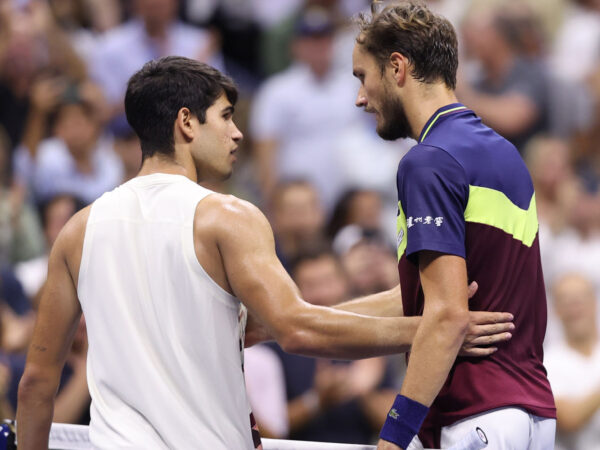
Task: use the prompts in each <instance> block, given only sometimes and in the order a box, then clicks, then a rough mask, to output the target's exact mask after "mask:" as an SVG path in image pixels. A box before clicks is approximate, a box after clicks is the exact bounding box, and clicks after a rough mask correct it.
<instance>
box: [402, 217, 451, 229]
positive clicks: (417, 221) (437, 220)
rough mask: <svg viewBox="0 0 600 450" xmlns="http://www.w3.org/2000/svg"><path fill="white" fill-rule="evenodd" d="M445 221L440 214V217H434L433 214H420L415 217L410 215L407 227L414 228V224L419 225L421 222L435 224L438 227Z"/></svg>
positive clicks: (422, 223)
mask: <svg viewBox="0 0 600 450" xmlns="http://www.w3.org/2000/svg"><path fill="white" fill-rule="evenodd" d="M443 223H444V217H442V216H438V217H435V218H434V217H432V216H425V217H423V216H419V217H413V216H410V217H409V218H408V219H406V227H407V228H412V227H413V226H415V225H417V224H421V225H431V224H433V225H435V226H436V227H441V226H442V224H443Z"/></svg>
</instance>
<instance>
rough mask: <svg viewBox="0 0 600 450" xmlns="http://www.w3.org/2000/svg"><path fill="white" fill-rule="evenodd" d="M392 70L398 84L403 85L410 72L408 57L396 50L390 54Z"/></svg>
mask: <svg viewBox="0 0 600 450" xmlns="http://www.w3.org/2000/svg"><path fill="white" fill-rule="evenodd" d="M389 62H390V66H389V67H390V70H391V74H392V77H393V78H394V81H395V82H396V84H397V85H398V86H403V85H404V83H405V81H406V76H407V73H408V58H407V57H406V56H404V55H403V54H401V53H398V52H394V53H392V54H391V55H390V61H389Z"/></svg>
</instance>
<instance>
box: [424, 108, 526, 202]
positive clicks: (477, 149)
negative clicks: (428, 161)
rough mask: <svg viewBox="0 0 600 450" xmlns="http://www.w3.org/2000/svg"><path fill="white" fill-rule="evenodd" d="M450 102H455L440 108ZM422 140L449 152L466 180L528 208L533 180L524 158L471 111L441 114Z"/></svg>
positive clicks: (426, 143) (425, 143) (442, 109)
mask: <svg viewBox="0 0 600 450" xmlns="http://www.w3.org/2000/svg"><path fill="white" fill-rule="evenodd" d="M452 106H453V107H456V106H457V105H456V104H453V105H448V106H447V107H444V108H441V109H440V110H439V111H444V110H446V109H448V108H450V107H452ZM437 114H438V113H435V114H434V117H435V116H436V115H437ZM421 144H424V145H428V146H431V147H438V148H439V149H443V150H444V151H446V152H448V154H449V155H450V156H451V157H452V158H454V159H455V160H456V162H458V164H460V165H461V166H462V167H463V169H464V172H465V173H466V176H467V183H468V184H471V185H473V186H481V187H487V188H490V189H495V190H497V191H500V192H503V193H504V194H505V195H506V196H507V197H508V198H509V199H510V201H511V202H513V203H514V204H515V205H517V206H518V207H519V208H521V209H528V208H529V202H530V201H531V196H532V195H533V183H532V181H531V177H530V176H529V171H528V170H527V167H526V166H525V163H524V161H523V158H521V155H520V154H519V152H518V151H517V149H516V148H515V146H514V145H512V144H511V143H510V142H508V141H507V140H506V139H504V138H503V137H502V136H500V135H499V134H498V133H496V132H495V131H494V130H492V129H491V128H488V127H486V126H485V125H484V124H483V123H482V122H481V119H480V118H479V117H477V116H476V115H475V113H474V112H473V111H471V110H468V109H467V110H462V111H456V112H451V113H448V114H446V115H442V116H440V117H439V118H438V120H436V121H435V123H434V124H433V126H432V127H431V129H430V130H429V132H428V133H427V136H425V139H424V140H423V141H422V142H421ZM506 174H511V176H510V177H507V176H506Z"/></svg>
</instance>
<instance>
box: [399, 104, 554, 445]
mask: <svg viewBox="0 0 600 450" xmlns="http://www.w3.org/2000/svg"><path fill="white" fill-rule="evenodd" d="M397 184H398V199H399V201H398V224H397V226H398V261H399V262H398V268H399V273H400V283H401V287H402V301H403V304H404V312H405V314H406V315H419V314H421V313H422V311H423V302H424V299H423V292H422V289H421V285H420V281H419V272H418V254H419V252H420V251H423V250H432V251H437V252H440V253H443V254H450V255H456V256H460V257H462V258H465V260H466V263H467V271H468V276H469V281H473V280H474V281H477V283H478V284H479V290H478V292H477V294H476V295H475V297H474V298H473V299H472V300H471V301H470V307H471V309H473V310H489V311H507V312H511V313H513V315H514V316H515V325H516V331H515V333H514V336H513V338H512V340H511V341H510V342H509V343H506V344H502V345H501V346H500V349H499V351H498V352H496V353H495V354H494V355H492V356H491V357H489V358H484V359H477V360H474V359H472V358H458V359H457V362H456V364H455V367H454V368H453V370H452V371H451V373H450V376H449V377H448V380H447V381H446V384H445V385H444V387H443V388H442V391H441V392H440V394H439V396H438V398H437V399H436V401H435V403H434V404H433V405H432V408H431V412H430V415H429V416H428V419H427V421H426V423H425V425H424V428H423V433H422V438H423V439H424V440H425V441H426V442H425V444H426V446H434V445H436V444H437V445H438V446H439V442H436V439H434V437H435V435H436V432H435V431H436V430H437V431H438V432H439V428H440V427H441V426H444V425H449V424H451V423H453V422H455V421H457V420H460V419H463V418H466V417H469V416H471V415H474V414H477V413H480V412H483V411H487V410H490V409H493V408H498V407H502V406H509V405H514V406H518V407H521V408H523V409H526V410H528V411H530V412H531V413H533V414H535V415H538V416H542V417H555V408H554V401H553V397H552V392H551V390H550V385H549V383H548V380H547V378H546V371H545V369H544V367H543V365H542V359H543V350H542V343H543V340H544V334H545V330H546V297H545V289H544V281H543V275H542V270H541V260H540V253H539V244H538V222H537V214H536V205H535V193H534V190H533V184H532V181H531V177H530V175H529V172H528V170H527V167H526V166H525V164H524V162H523V160H522V159H521V156H520V155H519V153H518V151H517V150H516V148H515V147H514V146H513V145H512V144H511V143H509V142H508V141H507V140H506V139H504V138H502V137H501V136H499V135H498V134H496V133H495V132H494V131H493V130H491V129H490V128H488V127H486V126H485V125H483V124H482V123H481V120H480V119H479V118H478V117H477V116H476V115H475V114H474V113H473V112H472V111H471V110H469V109H467V108H466V107H465V106H463V105H461V104H451V105H448V106H446V107H444V108H441V109H440V110H438V111H437V112H436V113H435V114H434V115H433V116H432V117H431V119H430V120H429V121H428V123H427V124H426V125H425V127H424V128H423V132H422V133H421V136H420V137H419V142H418V144H417V145H416V146H415V147H413V148H412V149H411V150H410V151H409V152H408V153H407V154H406V156H405V157H404V158H403V159H402V161H401V162H400V165H399V167H398V178H397Z"/></svg>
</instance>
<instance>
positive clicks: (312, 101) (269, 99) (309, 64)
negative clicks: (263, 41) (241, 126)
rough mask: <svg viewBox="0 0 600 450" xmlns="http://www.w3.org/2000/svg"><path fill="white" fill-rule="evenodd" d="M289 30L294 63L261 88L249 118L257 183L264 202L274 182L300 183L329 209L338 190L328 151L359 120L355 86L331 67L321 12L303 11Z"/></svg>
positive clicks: (330, 39)
mask: <svg viewBox="0 0 600 450" xmlns="http://www.w3.org/2000/svg"><path fill="white" fill-rule="evenodd" d="M294 29H295V37H294V40H293V43H292V54H293V56H294V63H293V64H292V66H291V67H290V68H288V69H287V70H285V71H283V72H281V73H279V74H277V75H274V76H273V77H271V78H269V79H268V80H267V81H266V82H265V83H264V84H263V86H262V87H261V88H260V90H259V92H258V94H257V96H256V97H255V101H254V105H253V109H252V112H251V115H250V119H251V121H250V132H251V134H252V137H253V139H254V144H255V145H254V152H255V153H254V154H255V156H256V162H257V176H258V182H259V184H260V186H261V190H262V193H263V196H264V197H265V198H269V197H271V195H272V194H273V190H274V188H275V186H276V184H277V183H278V182H279V181H285V180H289V179H297V178H303V179H306V180H308V181H310V182H311V183H312V184H313V185H314V186H315V187H316V189H317V191H318V193H319V196H320V198H321V201H322V202H323V205H324V207H325V209H326V210H330V209H331V208H332V207H333V204H334V202H335V200H336V198H337V196H338V195H339V194H340V189H341V186H342V180H341V176H340V170H339V169H338V164H337V161H336V158H335V153H334V152H332V149H333V146H334V144H335V142H336V139H337V138H338V136H339V135H340V134H341V133H343V132H344V131H345V130H347V129H348V127H351V126H352V125H353V124H354V123H355V121H356V120H360V119H357V117H359V114H358V112H357V111H355V110H354V109H353V108H351V107H350V105H351V104H352V99H353V98H354V87H355V86H356V85H355V81H354V80H353V79H352V76H351V74H350V72H348V71H345V72H341V71H338V70H336V68H335V66H334V58H333V56H334V55H333V44H334V37H335V32H336V29H335V24H334V21H333V18H332V17H331V15H330V13H329V12H328V11H327V10H326V9H324V8H321V7H310V8H307V9H306V10H304V11H303V12H302V14H301V15H300V17H299V18H298V20H297V21H296V23H295V28H294Z"/></svg>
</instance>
